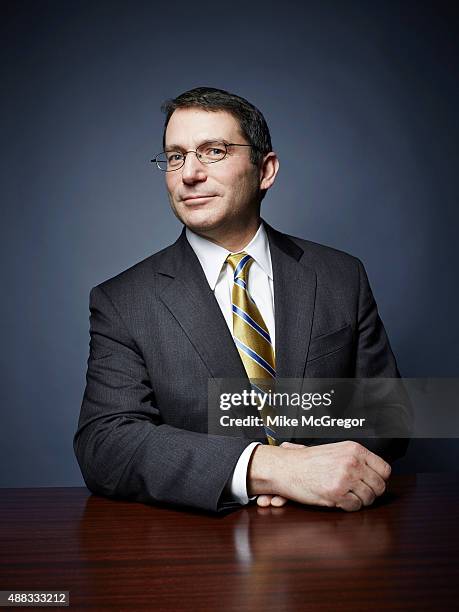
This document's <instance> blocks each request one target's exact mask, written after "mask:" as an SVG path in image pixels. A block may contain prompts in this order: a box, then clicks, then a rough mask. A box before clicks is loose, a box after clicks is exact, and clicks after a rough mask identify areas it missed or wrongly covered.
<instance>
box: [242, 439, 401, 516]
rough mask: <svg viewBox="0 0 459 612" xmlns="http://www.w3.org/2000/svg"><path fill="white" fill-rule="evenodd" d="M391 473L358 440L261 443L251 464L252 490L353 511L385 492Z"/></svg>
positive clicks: (249, 486) (260, 493)
mask: <svg viewBox="0 0 459 612" xmlns="http://www.w3.org/2000/svg"><path fill="white" fill-rule="evenodd" d="M390 472H391V468H390V465H389V464H388V463H387V462H386V461H384V459H381V457H379V456H378V455H375V454H374V453H372V452H371V451H369V450H368V449H366V448H365V447H364V446H362V445H361V444H358V443H357V442H350V441H344V442H337V443H333V444H323V445H320V446H300V445H297V444H288V443H284V444H283V445H282V446H280V447H275V446H267V445H260V446H257V448H256V449H255V450H254V453H253V455H252V459H251V462H250V466H249V473H248V492H249V495H250V496H252V495H275V496H281V497H283V498H285V499H291V500H292V501H296V502H299V503H302V504H309V505H318V506H327V507H336V508H342V509H343V510H348V511H354V510H359V509H360V508H361V507H362V506H369V505H370V504H372V503H373V502H374V500H375V499H376V497H379V496H380V495H382V493H384V491H385V488H386V481H387V480H388V478H389V476H390ZM276 505H277V504H276Z"/></svg>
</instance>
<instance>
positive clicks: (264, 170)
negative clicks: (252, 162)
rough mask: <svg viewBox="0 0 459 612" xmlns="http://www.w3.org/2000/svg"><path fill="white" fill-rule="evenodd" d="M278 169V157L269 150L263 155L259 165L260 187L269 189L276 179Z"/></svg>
mask: <svg viewBox="0 0 459 612" xmlns="http://www.w3.org/2000/svg"><path fill="white" fill-rule="evenodd" d="M278 171H279V159H278V157H277V155H276V154H275V153H274V152H273V151H271V152H270V153H268V154H267V155H265V157H264V158H263V162H262V164H261V167H260V189H263V190H266V189H269V188H270V187H271V185H272V184H273V183H274V181H275V180H276V175H277V173H278Z"/></svg>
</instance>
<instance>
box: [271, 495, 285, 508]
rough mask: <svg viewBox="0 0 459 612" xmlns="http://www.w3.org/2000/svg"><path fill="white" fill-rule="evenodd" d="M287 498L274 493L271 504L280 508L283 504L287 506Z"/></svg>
mask: <svg viewBox="0 0 459 612" xmlns="http://www.w3.org/2000/svg"><path fill="white" fill-rule="evenodd" d="M286 503H287V500H286V499H285V497H281V496H280V495H273V497H272V499H271V506H275V507H276V508H280V507H281V506H285V504H286Z"/></svg>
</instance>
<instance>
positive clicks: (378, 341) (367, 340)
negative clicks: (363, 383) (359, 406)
mask: <svg viewBox="0 0 459 612" xmlns="http://www.w3.org/2000/svg"><path fill="white" fill-rule="evenodd" d="M358 265H359V279H360V289H359V305H358V315H357V316H358V320H357V326H356V327H357V346H356V361H355V364H356V365H355V376H356V378H372V379H373V378H386V379H394V378H400V373H399V371H398V368H397V363H396V361H395V357H394V354H393V352H392V349H391V347H390V343H389V339H388V337H387V334H386V331H385V329H384V325H383V323H382V321H381V319H380V317H379V314H378V308H377V306H376V302H375V299H374V297H373V293H372V291H371V288H370V285H369V282H368V278H367V275H366V272H365V269H364V267H363V264H362V263H361V262H360V261H358ZM372 382H374V383H375V384H377V381H372ZM384 386H385V388H384ZM381 389H382V395H385V400H384V412H383V414H382V423H381V428H380V429H381V430H383V429H384V426H385V423H386V424H387V423H388V422H389V420H390V423H391V429H392V431H393V430H394V428H397V429H398V430H399V431H400V432H401V435H405V436H408V435H409V431H410V428H411V418H412V414H411V406H410V402H409V398H408V396H407V394H406V393H404V391H403V386H402V385H401V384H400V385H391V383H390V381H387V382H386V381H383V382H382V383H381ZM363 444H364V445H365V446H366V447H367V448H369V449H370V450H372V451H373V452H375V453H376V454H378V455H381V456H382V457H384V458H385V459H386V460H387V461H393V460H394V459H397V458H398V457H401V456H403V455H404V454H405V452H406V448H407V446H408V440H407V438H404V437H399V438H390V437H375V438H367V439H365V440H364V441H363Z"/></svg>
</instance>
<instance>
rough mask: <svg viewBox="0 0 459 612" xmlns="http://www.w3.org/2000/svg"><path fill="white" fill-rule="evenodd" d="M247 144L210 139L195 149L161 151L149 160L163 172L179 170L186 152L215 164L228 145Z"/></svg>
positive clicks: (240, 145) (221, 157)
mask: <svg viewBox="0 0 459 612" xmlns="http://www.w3.org/2000/svg"><path fill="white" fill-rule="evenodd" d="M251 146H252V145H249V144H238V143H236V142H221V141H219V140H211V141H209V142H204V143H202V144H201V145H199V147H198V148H197V149H196V150H191V151H185V152H184V153H181V152H180V151H162V152H161V153H158V155H157V156H156V157H154V158H153V159H152V160H151V162H152V163H156V165H157V167H158V168H159V169H160V170H162V171H163V172H172V171H173V170H180V168H182V166H183V165H184V164H185V159H186V156H187V155H188V153H195V154H196V157H197V158H198V159H199V161H200V162H201V163H202V164H215V162H219V161H221V160H222V159H225V157H226V156H227V155H228V147H251Z"/></svg>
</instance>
